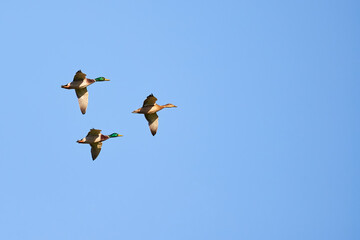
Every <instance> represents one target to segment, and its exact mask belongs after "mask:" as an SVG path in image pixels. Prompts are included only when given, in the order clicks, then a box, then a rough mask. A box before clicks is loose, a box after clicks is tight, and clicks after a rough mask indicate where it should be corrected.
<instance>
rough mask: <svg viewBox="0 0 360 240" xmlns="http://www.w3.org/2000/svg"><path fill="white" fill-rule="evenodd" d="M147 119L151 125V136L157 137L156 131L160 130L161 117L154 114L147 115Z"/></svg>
mask: <svg viewBox="0 0 360 240" xmlns="http://www.w3.org/2000/svg"><path fill="white" fill-rule="evenodd" d="M145 118H146V120H147V121H148V123H149V128H150V131H151V134H152V135H153V136H155V134H156V131H157V129H158V126H159V117H158V115H157V114H156V113H152V114H145Z"/></svg>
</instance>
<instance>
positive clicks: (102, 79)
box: [95, 77, 110, 82]
mask: <svg viewBox="0 0 360 240" xmlns="http://www.w3.org/2000/svg"><path fill="white" fill-rule="evenodd" d="M95 81H97V82H102V81H110V79H107V78H104V77H98V78H95Z"/></svg>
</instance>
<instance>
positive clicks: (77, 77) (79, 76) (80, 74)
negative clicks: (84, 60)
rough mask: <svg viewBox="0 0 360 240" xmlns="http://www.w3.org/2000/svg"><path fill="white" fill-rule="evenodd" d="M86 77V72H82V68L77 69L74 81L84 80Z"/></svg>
mask: <svg viewBox="0 0 360 240" xmlns="http://www.w3.org/2000/svg"><path fill="white" fill-rule="evenodd" d="M85 78H86V74H85V73H83V72H81V70H79V71H77V72H76V74H75V76H74V80H73V81H74V82H76V81H83V80H84V79H85Z"/></svg>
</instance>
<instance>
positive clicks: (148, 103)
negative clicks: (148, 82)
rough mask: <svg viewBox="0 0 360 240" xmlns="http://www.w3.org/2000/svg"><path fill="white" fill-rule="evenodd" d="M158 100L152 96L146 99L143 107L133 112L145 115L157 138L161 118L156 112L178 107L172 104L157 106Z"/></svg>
mask: <svg viewBox="0 0 360 240" xmlns="http://www.w3.org/2000/svg"><path fill="white" fill-rule="evenodd" d="M156 100H157V98H156V97H154V95H153V94H150V95H149V96H147V98H146V99H145V101H144V104H143V106H142V107H141V108H139V109H137V110H135V111H133V112H132V113H142V114H144V115H145V118H146V120H147V121H148V123H149V127H150V131H151V133H152V135H153V136H155V134H156V131H157V129H158V125H159V121H158V120H159V117H158V115H157V114H156V112H158V111H160V110H161V109H163V108H172V107H177V106H175V105H174V104H170V103H168V104H165V105H157V104H156Z"/></svg>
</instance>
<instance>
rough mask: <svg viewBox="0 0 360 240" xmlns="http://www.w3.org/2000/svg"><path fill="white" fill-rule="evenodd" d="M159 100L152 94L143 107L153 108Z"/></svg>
mask: <svg viewBox="0 0 360 240" xmlns="http://www.w3.org/2000/svg"><path fill="white" fill-rule="evenodd" d="M156 100H157V98H156V97H154V95H152V94H150V95H149V96H147V98H146V99H145V101H144V104H143V107H145V106H153V105H154V104H155V102H156Z"/></svg>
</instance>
